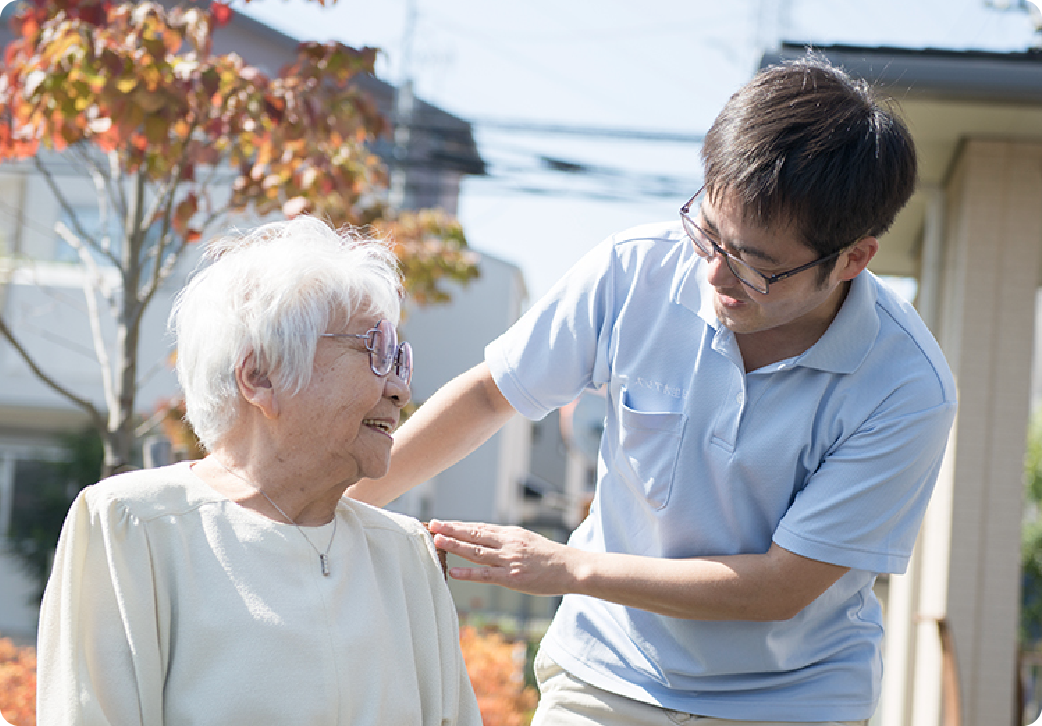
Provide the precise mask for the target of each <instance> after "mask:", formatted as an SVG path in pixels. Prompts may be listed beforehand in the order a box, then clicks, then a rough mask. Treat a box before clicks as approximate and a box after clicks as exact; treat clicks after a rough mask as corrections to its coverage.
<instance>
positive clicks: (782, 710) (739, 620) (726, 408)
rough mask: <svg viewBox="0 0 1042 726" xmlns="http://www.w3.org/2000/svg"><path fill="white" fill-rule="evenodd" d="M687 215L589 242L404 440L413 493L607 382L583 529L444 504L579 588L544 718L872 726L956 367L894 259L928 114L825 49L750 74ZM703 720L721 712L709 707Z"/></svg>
mask: <svg viewBox="0 0 1042 726" xmlns="http://www.w3.org/2000/svg"><path fill="white" fill-rule="evenodd" d="M702 153H703V159H704V161H705V191H704V193H702V192H699V193H698V194H696V195H695V196H694V197H693V198H692V199H691V200H689V201H688V203H687V204H685V205H684V206H683V208H682V210H681V220H680V223H679V224H665V225H650V226H645V227H638V228H636V229H632V230H629V231H627V232H624V233H621V234H619V235H615V236H614V237H612V238H610V239H608V240H606V241H605V242H604V243H603V244H601V245H600V246H598V247H597V248H595V249H594V250H592V251H591V252H590V253H589V254H587V255H586V256H585V257H584V258H583V259H582V260H581V261H580V262H579V263H578V264H577V265H576V266H575V268H573V270H572V271H571V272H569V273H568V275H567V276H566V277H565V278H564V279H563V280H561V282H559V283H558V285H557V286H556V287H555V288H554V289H553V290H552V291H551V292H550V293H549V294H548V295H547V296H546V298H544V299H543V300H541V301H540V302H539V303H538V304H536V305H535V307H534V308H533V309H532V310H530V311H529V312H528V313H527V314H526V315H525V316H524V317H523V318H522V319H521V320H520V321H518V323H516V324H515V325H514V326H513V327H512V328H511V329H510V330H508V331H507V332H506V333H505V334H504V335H502V336H501V337H500V338H499V339H498V340H496V341H494V342H493V343H491V344H490V345H489V346H488V348H487V350H486V357H485V363H483V364H481V365H479V366H477V367H476V368H474V369H473V370H471V371H469V372H468V373H465V374H463V375H462V376H460V377H459V378H457V379H456V380H454V381H452V382H451V383H449V384H448V385H447V386H445V387H444V388H443V389H442V390H441V391H440V392H439V393H438V394H437V395H435V396H434V397H433V398H431V400H430V401H428V402H427V403H426V404H424V405H423V406H422V407H421V408H420V409H419V411H418V412H417V413H416V414H415V415H414V416H413V417H412V418H411V419H410V420H409V422H408V423H407V424H406V425H405V426H404V427H403V428H402V430H401V431H400V433H399V434H398V435H397V436H396V443H395V450H394V456H393V461H392V468H391V471H390V473H389V475H388V477H386V478H385V479H381V480H379V481H376V482H372V481H370V482H363V483H360V484H359V485H358V486H357V487H356V489H355V490H353V491H352V494H353V495H357V496H360V497H362V498H365V499H369V500H370V501H375V502H377V503H385V502H387V501H389V500H390V499H392V498H394V497H395V496H397V495H398V494H399V493H401V492H402V491H404V490H405V489H407V488H408V487H411V486H413V485H415V484H417V483H419V482H420V481H423V480H424V479H427V478H429V477H430V476H432V475H433V474H435V473H436V472H438V471H440V470H442V469H443V468H445V467H447V466H449V465H451V464H452V463H454V462H455V461H457V460H458V459H459V458H461V457H462V456H464V455H466V454H467V453H469V452H470V451H472V450H473V449H474V448H475V447H477V446H478V445H479V444H480V443H481V442H483V441H484V440H485V439H486V438H487V437H488V436H490V435H491V434H493V433H494V432H495V431H496V430H498V429H499V427H501V426H502V425H503V423H504V422H505V421H506V420H508V419H509V418H510V417H511V416H513V415H514V414H515V413H516V412H520V413H521V414H522V415H525V416H528V417H530V418H534V419H535V418H539V417H541V416H544V415H546V414H547V413H548V412H549V411H551V410H552V409H554V408H555V407H559V406H562V405H564V404H566V403H568V402H569V401H571V400H573V399H574V398H575V397H576V396H577V395H578V394H579V393H581V392H582V391H583V390H584V389H586V388H593V387H603V388H604V390H605V392H606V394H607V399H608V413H607V419H606V422H605V431H604V436H603V439H602V442H601V450H600V464H599V467H598V486H597V491H596V496H595V498H594V501H593V505H592V508H591V511H590V515H589V517H588V518H587V519H586V521H584V522H583V523H582V524H581V525H580V526H579V528H578V529H577V530H576V531H575V533H574V534H573V535H572V537H571V539H570V540H569V542H568V544H567V545H561V544H557V543H553V542H550V541H548V540H545V539H543V538H541V537H538V536H537V535H535V534H533V533H530V532H527V531H524V530H521V529H518V528H505V527H497V526H492V525H484V524H477V525H475V524H460V523H449V522H439V523H434V524H432V527H431V529H432V531H433V532H435V533H436V535H437V536H436V543H437V544H438V545H439V546H441V547H443V548H444V549H446V550H448V551H449V552H453V553H456V554H458V555H461V556H463V557H465V558H467V559H469V560H471V561H472V562H474V563H476V564H478V565H480V566H479V567H475V568H454V569H453V570H452V571H451V574H452V575H453V576H454V577H456V578H459V579H468V580H479V581H485V582H493V583H497V584H500V585H504V586H506V587H511V588H514V589H517V590H521V591H523V592H529V593H535V594H543V595H556V594H563V595H564V599H563V601H562V604H561V607H560V608H559V610H558V612H557V614H556V616H555V618H554V621H553V624H552V625H551V626H550V629H549V632H548V633H547V635H546V637H545V639H544V640H543V643H542V647H541V651H540V655H539V657H538V658H537V661H536V670H537V675H538V677H539V680H540V688H541V691H542V698H541V701H540V706H539V712H538V714H537V716H536V721H535V723H536V724H580V723H582V724H588V723H599V724H623V723H625V724H672V723H683V722H684V721H685V720H688V719H692V716H691V715H695V716H701V717H707V718H706V720H704V721H699V723H706V724H710V723H712V724H716V723H718V722H720V723H726V722H727V721H728V720H735V721H741V722H742V723H743V724H746V725H747V726H748V724H749V723H750V722H752V723H772V724H773V723H776V722H792V721H795V722H811V723H834V722H854V723H861V722H864V721H865V720H867V719H868V718H869V717H870V716H871V715H872V713H873V711H874V710H875V706H876V703H877V700H878V697H879V690H880V680H881V669H882V663H881V660H882V659H881V645H882V613H881V608H880V605H879V603H878V602H877V600H876V598H875V596H874V595H873V591H872V585H873V583H874V581H875V578H876V575H877V573H881V572H892V573H898V572H902V571H904V569H905V567H906V565H907V561H908V558H909V555H910V554H911V550H912V546H913V543H914V541H915V537H916V534H917V531H918V528H919V525H920V522H921V519H922V515H923V511H924V509H925V507H926V503H927V500H928V499H929V496H930V492H931V490H932V487H933V484H934V481H935V479H936V477H937V472H938V468H939V466H940V462H941V457H942V455H943V451H944V448H945V443H946V440H947V437H948V431H949V429H950V426H951V423H952V420H953V418H954V415H955V406H956V403H955V386H954V382H953V380H952V376H951V373H950V371H949V370H948V367H947V365H946V363H945V361H944V358H943V356H942V354H941V351H940V350H939V348H938V346H937V344H936V343H935V341H934V340H933V338H932V337H931V335H930V333H929V332H928V331H927V329H926V327H925V325H924V324H923V323H922V321H921V320H920V319H919V317H918V316H917V315H916V313H915V311H914V310H913V309H912V308H911V306H909V305H908V304H906V303H905V302H903V301H902V300H901V299H899V298H898V297H897V296H896V295H895V294H894V293H892V292H891V291H890V290H889V289H888V288H886V287H885V286H883V285H882V284H881V283H880V282H879V281H878V280H877V279H876V278H875V277H874V276H873V275H872V274H871V273H869V272H868V271H866V269H865V268H866V266H867V265H868V263H869V261H870V260H871V259H872V256H873V255H874V254H875V252H876V250H877V249H878V242H877V236H878V235H880V234H882V233H883V232H884V231H886V229H887V228H888V227H889V226H890V224H891V223H892V222H893V219H894V216H895V215H896V214H897V212H898V210H900V209H901V207H903V206H904V204H905V203H906V202H907V200H908V198H909V196H910V195H911V193H912V190H913V188H914V184H915V175H916V160H915V149H914V147H913V143H912V139H911V136H910V134H909V132H908V130H907V129H906V128H905V126H904V124H903V123H902V122H901V121H900V119H899V118H897V117H896V115H895V114H894V113H893V112H891V110H890V109H888V108H887V107H886V106H885V105H883V104H881V103H880V102H879V101H877V100H876V99H875V98H874V97H873V95H872V92H871V91H870V89H869V88H868V87H867V86H866V84H864V83H863V82H855V81H853V80H851V79H850V78H848V77H847V76H846V75H845V74H844V73H842V72H841V71H839V70H837V69H834V68H832V67H831V66H830V65H829V64H828V63H827V62H825V61H823V60H821V59H818V58H815V57H811V56H809V57H808V58H807V59H805V60H803V61H800V62H797V63H791V64H787V65H784V66H779V67H773V68H769V69H767V70H765V71H763V72H761V73H760V74H758V75H757V76H756V77H755V78H754V79H753V80H752V81H750V82H749V83H748V84H747V85H746V86H744V87H743V88H742V89H740V90H739V91H738V92H737V93H736V94H735V95H734V96H733V97H732V98H731V99H730V100H729V101H728V103H727V105H726V106H725V108H724V109H723V111H722V112H721V114H720V115H719V116H718V117H717V119H716V121H715V122H714V124H713V127H712V129H710V131H709V133H708V134H707V135H706V139H705V144H704V147H703V151H702ZM695 720H697V719H695Z"/></svg>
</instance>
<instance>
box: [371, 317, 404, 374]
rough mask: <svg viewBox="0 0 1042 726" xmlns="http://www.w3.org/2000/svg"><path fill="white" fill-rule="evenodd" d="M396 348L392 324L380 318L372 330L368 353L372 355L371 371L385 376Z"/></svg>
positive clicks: (396, 341) (388, 371) (396, 338)
mask: <svg viewBox="0 0 1042 726" xmlns="http://www.w3.org/2000/svg"><path fill="white" fill-rule="evenodd" d="M397 349H398V333H397V331H395V329H394V326H393V325H391V323H390V322H388V321H387V320H381V321H380V322H379V323H377V324H376V327H375V328H374V329H373V332H372V342H371V345H370V348H369V354H370V356H371V357H372V364H373V372H374V373H375V374H376V375H378V376H385V375H387V374H388V373H390V371H391V366H392V365H394V357H395V353H396V352H397Z"/></svg>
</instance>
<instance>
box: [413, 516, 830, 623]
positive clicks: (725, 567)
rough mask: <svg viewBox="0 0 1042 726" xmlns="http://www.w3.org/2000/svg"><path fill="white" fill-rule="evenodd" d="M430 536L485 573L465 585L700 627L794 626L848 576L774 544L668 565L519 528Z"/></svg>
mask: <svg viewBox="0 0 1042 726" xmlns="http://www.w3.org/2000/svg"><path fill="white" fill-rule="evenodd" d="M431 532H433V533H434V534H435V538H434V542H435V544H436V545H437V546H438V547H441V548H443V549H444V550H446V551H447V552H452V553H453V554H456V555H459V556H460V557H463V558H464V559H467V560H470V561H471V562H474V563H476V564H478V565H480V567H453V568H450V570H449V574H450V575H451V576H452V577H454V578H456V579H458V580H471V581H474V582H489V583H493V584H496V585H502V586H504V587H509V588H511V589H513V590H518V591H520V592H527V593H530V594H533V595H564V594H569V593H576V594H582V595H589V596H591V597H596V598H599V599H602V600H608V601H610V602H614V603H618V604H620V605H626V606H628V607H634V608H639V609H641V610H649V611H651V612H655V613H658V614H660V615H668V616H670V617H676V618H688V619H694V620H753V621H768V620H787V619H789V618H791V617H794V616H795V615H796V614H797V613H799V612H800V611H801V610H803V608H805V607H806V606H807V605H809V604H810V603H811V602H813V601H814V599H815V598H817V597H818V596H819V595H821V594H822V593H823V592H825V590H827V589H828V588H829V587H830V586H831V585H832V584H833V583H834V582H836V580H838V579H839V578H840V577H842V576H843V575H844V574H845V573H846V572H847V571H848V569H849V568H846V567H841V566H839V565H832V564H829V563H826V562H818V561H817V560H811V559H808V558H806V557H801V556H800V555H797V554H794V553H792V552H789V551H788V550H786V549H784V548H782V547H779V546H778V545H775V544H772V545H771V548H770V549H769V550H768V551H767V552H766V553H764V554H751V555H732V556H726V557H700V558H692V559H663V558H657V557H641V556H637V555H626V554H618V553H612V552H586V551H584V550H579V549H576V548H574V547H568V546H567V545H562V544H558V543H556V542H552V541H550V540H548V539H546V538H544V537H541V536H539V535H537V534H535V533H533V532H529V531H527V530H524V529H520V528H518V527H501V526H498V525H491V524H465V523H460V522H432V523H431Z"/></svg>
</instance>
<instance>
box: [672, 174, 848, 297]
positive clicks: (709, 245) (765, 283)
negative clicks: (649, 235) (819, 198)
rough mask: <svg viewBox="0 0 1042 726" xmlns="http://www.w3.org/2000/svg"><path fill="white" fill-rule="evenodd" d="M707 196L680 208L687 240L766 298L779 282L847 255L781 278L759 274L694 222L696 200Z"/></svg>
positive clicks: (829, 257)
mask: <svg viewBox="0 0 1042 726" xmlns="http://www.w3.org/2000/svg"><path fill="white" fill-rule="evenodd" d="M704 192H705V187H702V188H701V189H699V190H698V191H697V192H695V195H694V196H693V197H691V198H690V199H688V200H687V202H686V203H685V204H684V206H682V207H681V208H680V221H681V222H683V224H684V231H685V232H686V233H687V236H688V237H690V238H691V241H692V242H694V243H695V250H696V251H697V252H698V254H699V255H701V256H702V257H704V258H706V259H707V260H712V259H713V258H714V257H716V256H717V255H718V254H719V255H722V256H723V258H724V262H726V263H727V269H729V270H730V271H731V274H732V275H734V276H735V277H736V278H738V281H739V282H741V283H742V284H743V285H745V286H747V287H750V288H752V289H753V290H755V291H756V292H758V293H760V294H762V295H766V294H767V291H768V290H770V287H771V285H773V284H774V283H776V282H778V281H779V280H784V279H785V278H786V277H792V276H793V275H795V274H796V273H798V272H803V271H804V270H809V269H810V268H812V267H817V266H818V265H820V264H822V263H823V262H828V261H829V260H834V259H836V258H837V257H839V256H840V255H841V254H843V251H844V250H845V249H846V248H843V249H840V250H837V251H835V252H833V253H832V254H831V255H825V256H824V257H819V258H818V259H816V260H813V261H812V262H808V263H807V264H805V265H800V266H799V267H794V268H792V269H791V270H786V271H785V272H779V273H778V274H777V275H765V274H763V273H762V272H760V271H759V270H757V269H756V268H755V267H752V266H750V265H749V263H748V262H745V261H744V260H742V259H740V258H738V257H735V256H734V255H732V254H731V253H730V252H728V251H727V250H725V249H724V248H723V247H721V246H720V245H719V244H718V243H717V241H716V240H714V239H713V238H712V237H711V236H710V235H709V233H708V232H706V231H705V230H704V229H702V228H701V227H700V226H698V223H697V222H695V220H694V218H693V217H692V216H691V209H692V207H693V206H695V201H696V200H697V201H699V203H701V200H700V199H699V197H701V196H702V195H703V193H704ZM696 208H697V207H696Z"/></svg>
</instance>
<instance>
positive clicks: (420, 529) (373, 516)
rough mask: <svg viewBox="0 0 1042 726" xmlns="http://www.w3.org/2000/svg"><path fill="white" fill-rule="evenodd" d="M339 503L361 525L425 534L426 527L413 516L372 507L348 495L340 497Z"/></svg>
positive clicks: (414, 534) (412, 534)
mask: <svg viewBox="0 0 1042 726" xmlns="http://www.w3.org/2000/svg"><path fill="white" fill-rule="evenodd" d="M341 505H342V506H345V507H347V508H348V509H349V510H350V511H351V512H352V513H353V514H354V516H355V517H356V518H357V519H358V521H359V523H360V524H361V525H362V526H363V527H366V528H369V529H380V530H387V531H391V532H399V533H400V534H403V535H411V536H417V535H419V536H424V537H425V536H427V528H426V527H424V526H423V524H422V523H420V521H419V520H417V519H416V518H415V517H410V516H408V515H406V514H399V513H398V512H392V511H390V510H388V509H381V508H380V507H374V506H373V505H371V504H366V503H365V502H360V501H357V500H355V499H351V498H350V497H348V496H344V497H343V499H341Z"/></svg>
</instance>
